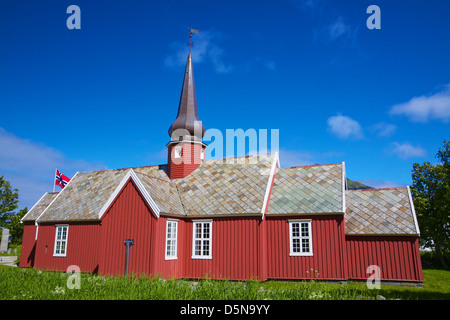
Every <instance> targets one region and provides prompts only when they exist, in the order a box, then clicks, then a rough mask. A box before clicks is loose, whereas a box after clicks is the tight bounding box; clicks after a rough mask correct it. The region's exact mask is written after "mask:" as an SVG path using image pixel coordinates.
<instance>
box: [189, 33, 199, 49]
mask: <svg viewBox="0 0 450 320" xmlns="http://www.w3.org/2000/svg"><path fill="white" fill-rule="evenodd" d="M188 29H189V44H188V46H189V54H191V47H192V46H193V45H194V44H193V43H192V34H193V33H198V30H195V29H192V28H191V27H189V28H188Z"/></svg>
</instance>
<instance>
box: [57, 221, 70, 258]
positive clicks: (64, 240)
mask: <svg viewBox="0 0 450 320" xmlns="http://www.w3.org/2000/svg"><path fill="white" fill-rule="evenodd" d="M55 227H56V228H55V243H54V248H53V256H54V257H65V256H67V239H68V238H69V225H68V224H57V225H55ZM64 229H65V230H66V237H65V238H63V235H64ZM58 230H61V233H60V237H58V234H59V233H58ZM58 243H59V248H60V249H59V252H56V251H57V250H56V249H57V248H58ZM62 244H64V245H62ZM63 247H64V249H63Z"/></svg>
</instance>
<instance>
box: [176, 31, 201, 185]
mask: <svg viewBox="0 0 450 320" xmlns="http://www.w3.org/2000/svg"><path fill="white" fill-rule="evenodd" d="M191 35H192V34H191ZM205 131H206V129H205V126H204V125H203V123H202V122H201V121H200V119H199V117H198V109H197V98H196V96H195V84H194V72H193V69H192V56H191V53H190V52H189V55H188V58H187V62H186V69H185V73H184V79H183V87H182V89H181V96H180V102H179V104H178V113H177V117H176V119H175V121H174V122H173V123H172V125H171V126H170V127H169V136H170V137H171V141H170V142H169V143H168V144H167V148H168V162H167V173H168V175H169V178H171V179H176V178H184V177H186V176H187V175H189V174H190V173H191V172H192V171H194V170H195V169H197V168H198V167H199V166H200V164H201V162H202V160H204V154H205V148H206V144H204V143H203V142H202V138H203V135H204V134H205Z"/></svg>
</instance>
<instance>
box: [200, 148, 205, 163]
mask: <svg viewBox="0 0 450 320" xmlns="http://www.w3.org/2000/svg"><path fill="white" fill-rule="evenodd" d="M200 160H205V149H203V148H202V149H201V150H200Z"/></svg>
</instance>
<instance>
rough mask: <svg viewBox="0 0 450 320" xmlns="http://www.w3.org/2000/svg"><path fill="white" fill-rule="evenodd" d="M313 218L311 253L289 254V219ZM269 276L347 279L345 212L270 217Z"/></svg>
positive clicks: (268, 225)
mask: <svg viewBox="0 0 450 320" xmlns="http://www.w3.org/2000/svg"><path fill="white" fill-rule="evenodd" d="M290 219H292V220H297V219H311V220H312V222H311V229H312V231H311V233H312V250H313V255H312V256H290V255H289V223H288V220H290ZM266 227H267V231H266V232H267V268H268V271H267V277H268V278H272V279H310V278H316V279H345V278H346V272H345V263H344V260H345V259H343V257H344V248H345V243H344V224H343V216H342V215H323V216H290V217H273V216H271V217H267V226H266Z"/></svg>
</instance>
